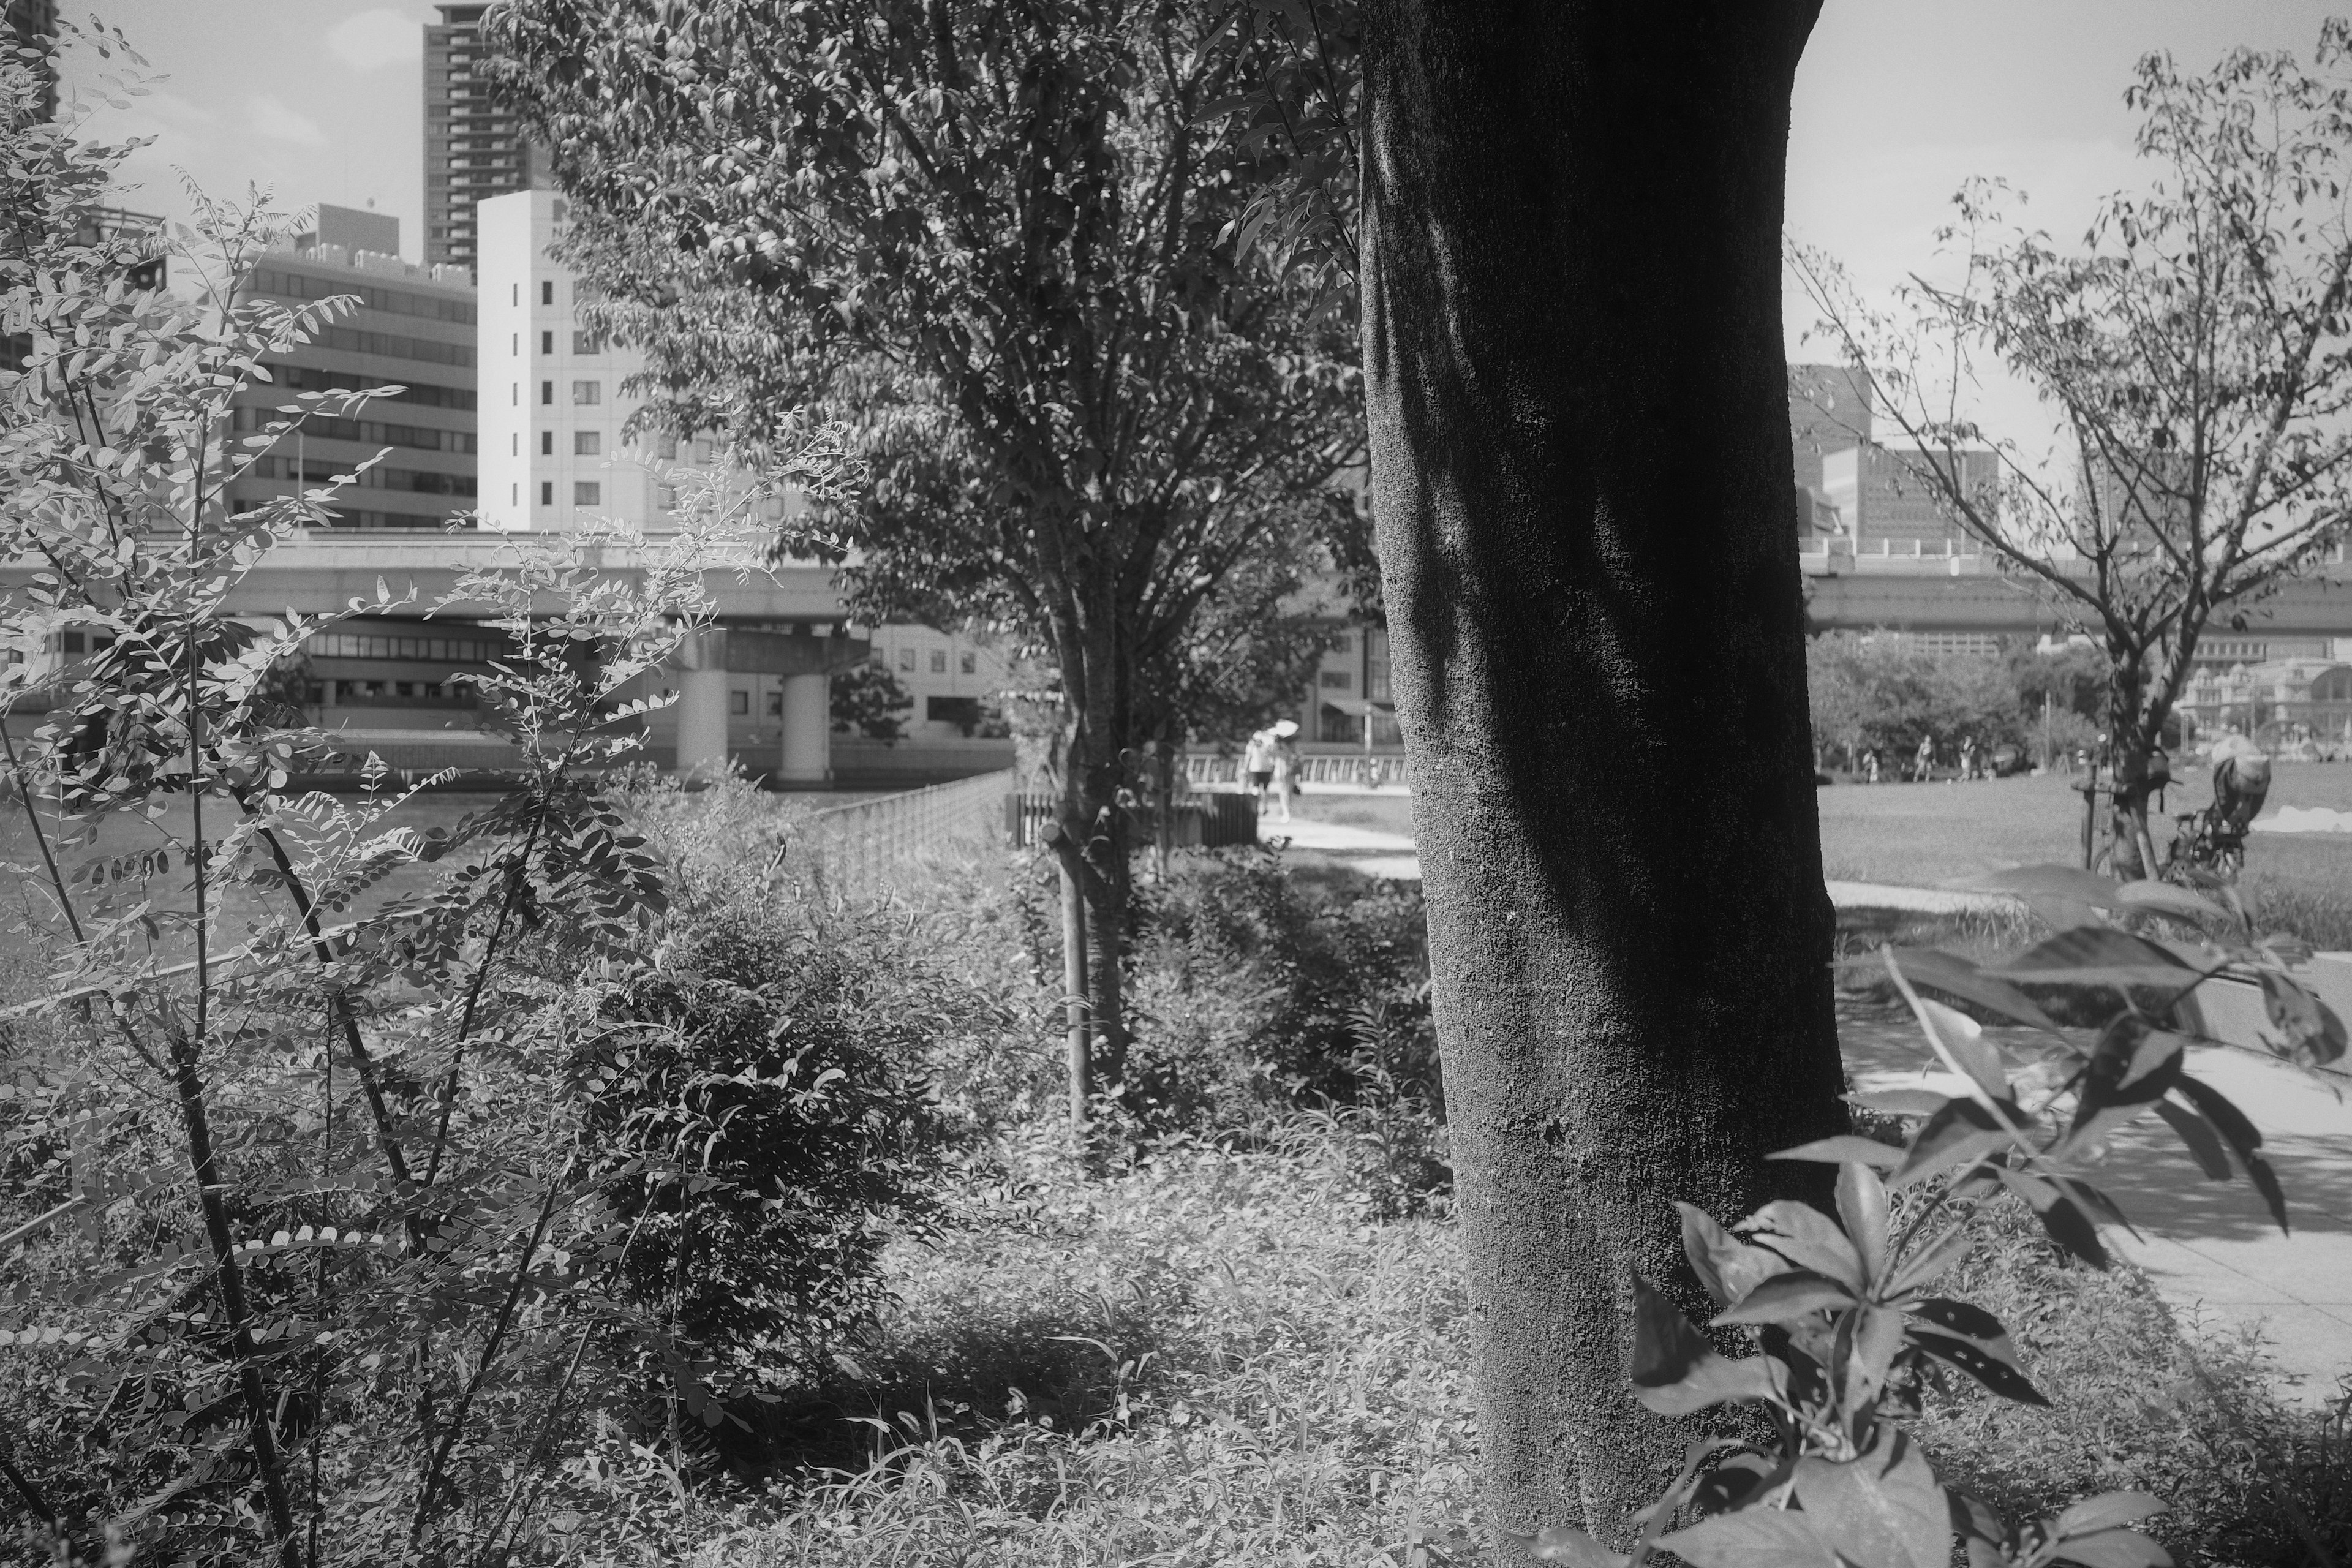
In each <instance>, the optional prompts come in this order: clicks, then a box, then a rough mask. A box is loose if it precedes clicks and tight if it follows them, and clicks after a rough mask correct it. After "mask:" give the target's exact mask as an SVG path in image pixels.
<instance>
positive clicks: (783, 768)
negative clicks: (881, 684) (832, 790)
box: [721, 673, 833, 784]
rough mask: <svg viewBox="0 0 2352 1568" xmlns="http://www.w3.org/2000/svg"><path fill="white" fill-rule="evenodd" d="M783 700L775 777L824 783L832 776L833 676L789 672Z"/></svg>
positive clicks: (788, 780)
mask: <svg viewBox="0 0 2352 1568" xmlns="http://www.w3.org/2000/svg"><path fill="white" fill-rule="evenodd" d="M783 699H784V700H783V710H784V712H783V725H782V729H783V736H782V753H783V754H782V756H780V757H779V758H777V766H776V777H777V778H778V779H779V780H781V781H782V782H783V783H785V784H823V783H824V782H825V781H826V780H828V779H830V778H832V777H833V679H832V678H831V677H830V676H827V675H824V674H822V673H818V674H812V675H788V676H786V677H784V681H783ZM721 700H722V702H723V701H724V699H723V698H722V699H721Z"/></svg>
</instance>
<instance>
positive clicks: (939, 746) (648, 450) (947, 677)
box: [478, 188, 1012, 782]
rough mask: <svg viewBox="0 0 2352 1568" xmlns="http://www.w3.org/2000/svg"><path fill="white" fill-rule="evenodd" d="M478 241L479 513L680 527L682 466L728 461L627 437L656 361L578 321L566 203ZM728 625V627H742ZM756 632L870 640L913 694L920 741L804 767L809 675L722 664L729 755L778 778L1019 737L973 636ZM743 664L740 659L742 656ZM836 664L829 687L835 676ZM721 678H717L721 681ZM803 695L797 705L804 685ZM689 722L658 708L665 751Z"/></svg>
mask: <svg viewBox="0 0 2352 1568" xmlns="http://www.w3.org/2000/svg"><path fill="white" fill-rule="evenodd" d="M478 214H479V222H480V233H481V253H480V277H481V285H482V287H481V300H482V312H481V322H480V328H479V331H480V339H479V342H480V353H481V375H482V393H483V397H484V404H483V407H482V416H481V437H482V458H481V476H482V495H481V506H482V520H483V522H484V524H485V526H487V527H490V528H495V529H499V530H501V531H509V532H531V531H557V530H563V529H571V528H578V527H581V526H583V525H585V524H588V523H591V522H603V521H609V522H617V523H621V524H624V525H625V526H627V527H630V528H635V529H640V530H644V531H648V532H654V533H658V532H660V531H663V530H665V529H667V528H669V527H671V526H673V525H674V520H675V516H676V513H677V506H678V501H679V497H678V493H677V486H676V483H675V482H674V476H673V475H672V473H671V471H670V470H671V468H672V465H677V466H680V467H685V468H698V469H703V470H706V471H707V470H708V469H709V468H710V467H711V466H712V464H713V463H714V462H715V461H716V459H717V456H718V453H717V450H716V443H714V442H712V441H710V440H708V439H697V438H693V437H688V438H685V439H679V438H677V437H668V436H654V437H647V438H646V439H643V440H637V441H630V440H626V439H625V437H624V432H625V430H626V429H627V426H628V423H629V418H630V416H632V415H634V414H635V413H636V412H637V410H638V408H639V407H640V406H641V401H642V400H640V399H639V398H636V397H635V396H633V395H630V394H629V393H628V392H626V391H625V389H624V388H625V383H626V382H627V381H628V379H629V378H630V377H632V376H634V375H635V374H637V373H638V372H639V371H641V370H643V369H644V368H645V357H644V355H643V354H642V353H638V352H637V351H636V350H634V349H629V348H624V347H621V346H619V345H616V344H614V343H613V342H608V341H606V340H605V339H604V338H602V337H600V336H598V335H597V334H596V333H595V332H593V331H591V330H590V329H589V328H588V327H587V326H586V325H584V324H583V322H582V321H581V320H580V316H579V308H580V307H581V305H583V303H585V302H586V301H587V299H588V296H587V294H586V292H585V290H586V289H587V288H588V287H589V286H588V284H587V283H586V282H585V281H584V280H583V279H580V278H579V277H578V276H576V275H575V274H574V273H572V270H571V269H570V268H566V267H564V266H562V264H561V263H559V262H557V261H556V260H555V259H554V258H553V256H552V255H551V253H550V248H549V247H551V245H553V244H554V242H555V241H556V240H557V239H559V238H560V237H562V234H563V232H564V227H565V226H566V224H567V223H569V221H570V203H569V202H568V201H567V200H566V199H565V198H564V197H563V196H562V195H558V194H556V193H555V192H553V191H551V190H546V189H543V188H540V189H531V190H520V191H509V192H506V193H503V194H501V195H495V196H491V197H489V198H488V199H486V200H484V201H483V202H482V203H481V205H480V206H479V207H478ZM763 505H765V506H766V507H768V508H769V509H770V512H769V516H770V521H775V522H778V523H781V522H782V521H783V520H784V517H785V515H786V502H785V501H784V500H769V501H767V502H764V503H763ZM736 624H737V623H734V622H732V621H730V626H732V625H736ZM742 625H743V626H744V629H747V630H761V631H767V632H779V633H788V634H792V635H794V636H805V637H809V638H810V639H811V640H812V642H814V641H817V640H820V639H824V640H830V639H835V638H836V637H840V638H845V639H848V640H850V641H857V640H863V641H864V642H865V644H866V648H865V651H864V652H863V654H862V657H864V658H870V659H871V660H872V661H873V662H875V663H877V664H879V665H881V666H882V668H885V669H887V670H888V671H889V672H890V674H891V675H892V676H893V677H894V678H895V679H897V680H898V684H899V686H900V687H902V688H903V689H905V690H906V691H907V693H908V695H909V696H910V697H911V698H912V699H913V705H912V707H911V709H909V710H906V711H905V713H904V714H903V716H902V717H901V719H900V723H901V725H902V727H903V733H904V736H905V739H906V742H913V744H900V745H898V746H896V747H885V746H883V745H882V743H881V742H867V741H866V740H864V739H862V738H860V737H856V736H845V737H837V738H835V740H834V741H833V742H832V743H831V752H832V757H831V760H829V761H827V762H824V763H814V762H810V763H802V762H799V761H796V760H795V759H796V758H797V757H798V756H799V753H798V752H797V751H795V749H794V743H793V742H792V741H791V740H789V739H788V738H787V731H793V733H798V731H796V730H793V724H794V723H795V722H796V721H794V720H793V717H792V716H793V713H794V712H795V711H796V703H799V702H808V701H814V702H816V703H817V704H818V706H819V710H820V711H824V710H825V704H826V702H827V701H829V699H826V698H822V697H817V696H813V695H808V694H807V693H808V692H810V691H811V690H821V689H822V688H821V687H820V688H815V689H811V688H807V687H806V686H805V685H802V686H796V685H795V684H794V683H795V682H805V681H806V679H808V678H810V677H812V676H817V671H816V670H815V669H814V668H810V669H802V668H798V666H795V667H794V668H790V669H785V668H776V669H756V668H739V667H737V666H730V668H728V669H726V670H725V671H724V679H725V680H726V682H727V691H726V745H727V748H728V751H729V753H730V755H734V756H736V757H738V758H748V759H758V758H762V757H765V756H768V755H771V754H776V753H777V749H778V748H779V747H782V754H783V755H784V759H785V760H784V761H783V762H782V763H780V764H778V765H779V768H780V771H781V776H783V777H786V778H796V777H803V776H822V773H815V774H810V773H804V772H803V769H806V768H815V769H837V770H838V772H839V775H840V776H846V777H869V778H870V777H877V776H884V775H888V776H899V777H913V778H915V779H916V782H922V780H923V779H925V778H929V777H958V776H962V775H963V774H966V773H977V772H985V771H987V769H988V768H990V767H995V766H1003V765H1006V764H1007V763H1009V762H1010V759H1011V747H1012V742H1011V741H1010V739H1009V738H1008V737H1007V736H1005V735H1003V733H1001V732H995V731H998V730H999V721H1000V718H1001V716H1000V715H999V714H998V713H997V712H996V708H997V704H998V703H999V701H1000V700H1001V696H1002V693H1003V690H1004V689H1005V688H1006V686H1007V685H1008V683H1009V678H1008V675H1007V671H1006V663H1005V659H1004V657H1003V654H1002V653H1001V652H999V651H998V650H997V649H995V648H993V647H990V646H988V645H987V644H985V643H982V642H978V641H975V640H974V639H972V638H971V637H961V636H957V635H955V634H951V633H948V632H942V631H937V630H934V629H932V628H930V627H928V626H881V627H877V628H875V629H873V630H872V631H870V632H868V631H866V630H864V629H862V628H861V629H857V630H855V631H853V630H852V629H851V628H848V627H846V626H843V625H841V624H839V623H835V622H829V621H828V622H814V623H811V622H805V621H798V620H793V621H779V622H762V623H759V624H758V625H757V626H753V625H752V624H751V623H749V622H746V623H742ZM738 663H739V665H740V663H741V661H740V660H739V661H738ZM838 668H844V667H841V666H833V667H829V668H828V670H827V672H826V674H825V675H824V676H821V677H818V679H829V675H830V673H831V672H832V671H833V670H834V669H838ZM718 674H719V672H717V671H714V672H713V675H714V678H716V676H717V675H718ZM796 691H798V692H801V693H803V695H801V696H799V697H795V695H794V694H795V692H796ZM676 725H677V719H676V717H675V716H674V715H672V714H668V713H657V714H656V715H655V716H654V719H653V721H652V731H653V733H654V735H655V737H656V745H657V746H660V745H668V744H672V743H673V742H671V741H670V740H669V737H670V735H671V734H672V733H673V731H674V730H675V727H676Z"/></svg>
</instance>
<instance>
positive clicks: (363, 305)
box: [228, 206, 478, 529]
mask: <svg viewBox="0 0 2352 1568" xmlns="http://www.w3.org/2000/svg"><path fill="white" fill-rule="evenodd" d="M371 242H373V243H375V244H381V245H383V247H385V248H383V249H381V250H378V249H372V248H369V244H370V243H371ZM399 245H400V229H399V224H398V220H397V219H394V218H390V217H386V216H383V215H381V214H377V213H369V212H359V211H354V210H352V209H351V208H348V207H335V206H321V207H320V209H319V221H318V223H317V225H316V226H313V227H312V228H311V229H310V231H309V232H307V233H305V234H303V235H301V236H299V237H297V238H296V239H295V240H294V241H292V242H290V243H289V245H288V247H286V248H284V249H282V250H273V251H270V252H268V254H266V255H265V256H263V257H262V258H261V260H260V262H259V264H258V265H257V266H256V267H255V268H254V269H253V271H252V272H251V273H250V274H248V275H247V278H246V280H245V284H244V287H243V288H242V289H241V290H240V298H243V299H248V300H250V299H267V300H279V301H281V302H284V303H287V304H301V303H304V302H307V301H310V300H325V299H331V298H332V297H334V296H337V295H353V296H356V297H357V298H358V300H359V305H358V308H357V309H355V310H352V311H351V312H350V313H349V314H347V315H342V316H338V317H337V318H335V319H334V320H333V321H331V322H329V323H328V324H327V325H326V326H325V327H323V328H322V329H320V331H319V332H318V333H317V334H316V335H315V336H314V337H313V338H312V339H311V340H310V342H307V343H305V344H302V345H301V346H300V347H299V348H296V349H293V350H291V351H290V352H289V353H285V354H283V355H280V356H278V357H276V358H274V359H272V360H270V361H268V362H267V368H268V371H269V374H270V380H269V381H268V383H266V384H264V383H256V384H254V385H252V386H250V387H248V388H247V389H246V391H244V392H243V393H241V394H239V395H238V396H237V399H236V403H237V407H236V416H235V418H236V429H237V431H238V433H239V435H240V436H244V435H250V434H253V433H255V432H257V431H259V430H261V429H263V428H264V427H265V426H268V425H269V424H270V423H271V422H272V421H273V420H274V419H275V418H276V417H278V416H277V415H276V413H275V412H274V411H275V410H276V409H278V407H280V406H281V405H287V404H289V403H291V402H292V401H293V397H294V395H295V394H297V393H301V392H319V391H327V390H331V389H336V388H344V389H356V388H360V387H369V386H396V387H398V388H399V390H398V391H397V392H394V393H393V394H392V395H389V396H385V397H379V398H376V399H374V400H373V401H372V402H370V403H369V404H368V405H366V406H365V408H364V409H362V411H361V413H360V414H359V416H357V417H356V418H352V419H330V418H324V417H315V418H312V419H310V420H309V421H308V422H307V423H306V424H305V425H304V426H303V428H302V430H301V432H300V433H299V435H288V436H285V437H280V438H279V439H278V443H277V445H276V446H274V447H271V448H270V449H269V450H268V451H267V452H265V453H264V454H263V455H262V456H261V457H260V458H258V459H257V461H256V462H255V463H254V464H253V466H252V467H251V468H247V470H246V471H245V472H244V473H243V474H242V475H240V476H239V477H238V478H237V479H234V480H232V481H231V482H230V485H229V491H228V505H229V510H231V511H246V510H252V509H253V508H254V507H256V506H258V505H259V504H260V503H262V502H263V501H266V500H271V499H273V498H275V497H278V496H284V495H290V494H293V493H294V492H295V490H296V489H298V488H300V489H315V488H317V487H318V486H320V485H322V484H324V483H325V482H326V481H327V480H328V479H330V478H331V477H332V476H333V475H336V474H342V473H349V472H351V471H352V469H353V468H357V467H358V466H359V465H360V464H361V463H362V462H363V461H365V460H366V459H368V458H373V457H374V456H375V455H376V454H377V453H378V452H381V451H383V449H384V448H386V447H390V448H391V455H390V456H388V457H386V458H384V459H383V461H382V462H381V463H379V464H377V465H376V466H375V467H374V468H370V469H369V470H368V471H367V472H366V473H364V474H362V475H361V476H360V479H359V483H358V484H356V485H354V486H351V487H348V488H346V489H344V490H343V491H342V493H341V496H340V498H339V499H338V500H337V502H336V504H335V511H336V513H337V518H338V522H339V524H340V526H342V527H345V528H403V529H405V528H440V527H443V526H445V525H446V523H447V522H448V521H449V519H450V518H451V517H452V516H453V515H454V514H456V513H458V512H468V511H471V510H473V509H474V506H475V501H476V491H477V482H476V478H475V472H476V468H475V465H476V447H477V442H476V439H475V433H474V421H475V392H474V384H475V374H476V370H475V364H474V354H475V333H476V331H477V330H478V328H477V323H476V321H475V294H474V287H473V280H472V279H471V278H470V277H469V276H467V272H466V270H465V269H464V268H459V267H453V266H444V267H435V268H425V267H419V266H416V265H415V263H413V262H405V261H403V260H401V259H400V258H399V256H398V255H397V254H396V252H397V251H398V249H399Z"/></svg>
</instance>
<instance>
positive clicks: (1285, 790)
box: [1274, 719, 1298, 822]
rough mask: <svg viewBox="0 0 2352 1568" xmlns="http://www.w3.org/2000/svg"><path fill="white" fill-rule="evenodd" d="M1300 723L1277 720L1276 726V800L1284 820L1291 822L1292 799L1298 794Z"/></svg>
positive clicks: (1292, 720)
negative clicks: (1298, 737)
mask: <svg viewBox="0 0 2352 1568" xmlns="http://www.w3.org/2000/svg"><path fill="white" fill-rule="evenodd" d="M1297 735H1298V721H1297V720H1295V719H1277V720H1276V721H1275V725H1274V799H1275V804H1276V805H1279V806H1281V807H1282V820H1283V821H1285V822H1288V821H1289V820H1290V797H1291V796H1292V795H1296V794H1297V793H1298V745H1297Z"/></svg>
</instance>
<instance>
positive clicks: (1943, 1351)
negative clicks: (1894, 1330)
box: [1906, 1329, 2050, 1408]
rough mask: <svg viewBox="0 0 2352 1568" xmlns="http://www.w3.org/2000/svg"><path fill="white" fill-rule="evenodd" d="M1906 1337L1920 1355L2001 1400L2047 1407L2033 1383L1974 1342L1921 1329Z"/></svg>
mask: <svg viewBox="0 0 2352 1568" xmlns="http://www.w3.org/2000/svg"><path fill="white" fill-rule="evenodd" d="M1906 1337H1907V1338H1908V1340H1909V1342H1911V1343H1912V1344H1913V1345H1915V1346H1916V1347H1917V1348H1918V1349H1919V1351H1920V1352H1922V1353H1924V1354H1927V1355H1931V1356H1934V1357H1935V1358H1936V1359H1937V1361H1940V1362H1943V1363H1947V1364H1948V1365H1950V1366H1955V1367H1958V1369H1959V1370H1960V1371H1962V1372H1964V1373H1968V1374H1969V1376H1970V1377H1973V1378H1975V1379H1976V1380H1977V1381H1978V1382H1979V1383H1981V1384H1984V1385H1985V1386H1986V1387H1987V1388H1989V1389H1990V1390H1991V1391H1992V1392H1993V1393H1995V1394H2000V1396H2001V1397H2002V1398H2003V1399H2013V1400H2015V1401H2017V1402H2018V1403H2019V1404H2020V1405H2042V1406H2043V1407H2044V1408H2047V1407H2048V1405H2049V1404H2050V1401H2049V1400H2047V1399H2045V1398H2043V1397H2042V1391H2041V1390H2040V1389H2038V1388H2036V1387H2034V1386H2033V1384H2032V1380H2031V1379H2029V1378H2028V1377H2027V1376H2026V1375H2025V1373H2022V1372H2021V1371H2019V1370H2018V1368H2017V1367H2016V1365H2015V1364H2013V1363H2011V1362H2008V1361H2004V1360H2002V1359H2001V1358H2000V1356H1997V1355H1994V1354H1993V1353H1992V1352H1990V1351H1988V1350H1987V1349H1985V1347H1984V1346H1983V1345H1982V1344H1980V1343H1979V1342H1976V1341H1973V1340H1964V1339H1958V1338H1956V1337H1955V1336H1953V1335H1950V1334H1936V1333H1928V1332H1927V1331H1924V1330H1920V1329H1913V1330H1912V1331H1910V1333H1909V1334H1908V1335H1907V1336H1906Z"/></svg>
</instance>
